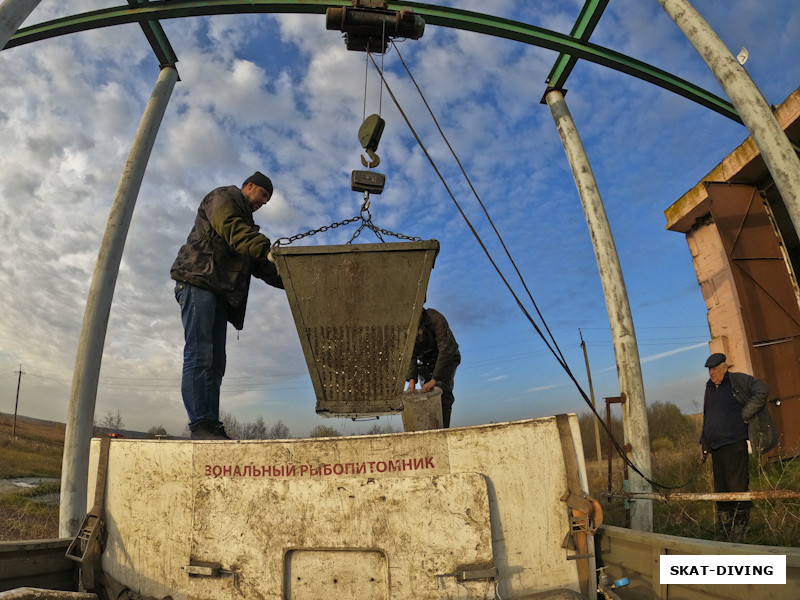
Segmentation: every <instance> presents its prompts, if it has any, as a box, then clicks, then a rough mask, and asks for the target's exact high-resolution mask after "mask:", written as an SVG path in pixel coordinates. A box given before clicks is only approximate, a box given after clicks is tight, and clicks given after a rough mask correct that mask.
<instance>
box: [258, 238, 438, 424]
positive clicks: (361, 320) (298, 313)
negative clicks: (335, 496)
mask: <svg viewBox="0 0 800 600" xmlns="http://www.w3.org/2000/svg"><path fill="white" fill-rule="evenodd" d="M438 252H439V242H438V241H436V240H426V241H419V242H396V243H387V244H343V245H337V246H303V247H292V246H285V247H280V246H279V247H275V248H273V250H272V256H273V259H274V260H275V264H276V265H277V267H278V272H279V273H280V274H281V277H282V278H283V283H284V286H285V288H286V295H287V297H288V299H289V305H290V307H291V309H292V315H293V316H294V322H295V325H296V326H297V333H298V335H299V336H300V343H301V345H302V347H303V352H304V354H305V357H306V363H307V364H308V371H309V374H310V375H311V381H312V383H313V384H314V392H315V393H316V396H317V405H316V411H317V413H318V414H320V415H323V416H350V417H355V416H367V415H381V414H394V413H399V412H401V411H402V410H403V399H402V392H403V387H404V384H405V374H406V371H407V369H408V364H409V362H410V360H411V352H412V351H413V348H414V339H415V334H416V331H417V326H418V324H419V319H420V315H421V314H422V305H423V304H424V302H425V294H426V292H427V289H428V279H429V277H430V272H431V269H432V268H433V265H434V261H435V259H436V255H437V254H438Z"/></svg>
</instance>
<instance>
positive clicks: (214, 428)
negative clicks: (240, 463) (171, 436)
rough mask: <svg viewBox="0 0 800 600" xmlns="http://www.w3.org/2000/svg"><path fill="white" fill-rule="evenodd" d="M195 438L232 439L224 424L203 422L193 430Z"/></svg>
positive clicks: (192, 436)
mask: <svg viewBox="0 0 800 600" xmlns="http://www.w3.org/2000/svg"><path fill="white" fill-rule="evenodd" d="M191 438H192V439H193V440H229V439H231V438H230V437H229V436H228V434H227V433H225V428H224V427H223V426H222V425H209V424H207V423H201V424H200V425H199V426H198V427H197V429H194V430H193V431H192V432H191Z"/></svg>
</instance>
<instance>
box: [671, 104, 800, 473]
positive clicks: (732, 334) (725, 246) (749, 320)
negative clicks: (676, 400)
mask: <svg viewBox="0 0 800 600" xmlns="http://www.w3.org/2000/svg"><path fill="white" fill-rule="evenodd" d="M774 112H775V116H776V117H777V119H778V122H779V123H780V124H781V126H782V127H783V128H784V130H785V131H786V135H787V136H788V137H789V140H790V141H791V142H793V144H794V146H795V148H800V89H798V90H797V91H795V92H794V93H793V94H792V95H791V96H789V98H787V99H786V101H785V102H783V103H782V104H781V105H780V106H778V107H776V108H775V110H774ZM664 214H665V216H666V218H667V229H669V230H671V231H679V232H681V233H684V234H685V235H686V241H687V242H688V244H689V249H690V251H691V254H692V262H693V263H694V268H695V272H696V273H697V280H698V282H699V283H700V289H701V291H702V293H703V298H704V299H705V303H706V307H707V308H708V325H709V329H710V332H711V342H710V344H709V346H710V347H709V351H710V352H724V353H725V354H726V355H727V356H728V363H729V364H730V365H731V367H732V370H734V371H741V372H745V373H752V374H753V375H755V376H756V377H758V378H760V379H763V380H765V381H766V382H767V383H768V384H769V387H770V403H769V409H770V413H771V414H772V418H773V420H774V421H775V424H776V425H777V427H778V431H779V432H780V434H781V441H780V444H779V446H778V448H776V449H775V450H773V451H772V452H771V453H770V456H769V457H768V458H773V459H774V458H777V457H778V456H794V455H796V454H800V288H798V284H797V279H798V278H797V274H798V273H800V238H798V233H797V231H796V230H795V228H794V226H793V224H792V222H791V219H790V218H789V215H788V214H787V212H786V208H785V206H784V204H783V199H782V198H781V195H780V194H779V192H778V190H777V188H776V187H775V184H774V182H773V180H772V177H771V176H770V174H769V171H768V170H767V167H766V165H765V164H764V161H763V159H762V158H761V155H760V153H759V151H758V148H756V145H755V143H754V142H753V140H752V139H751V138H748V139H747V140H745V142H744V143H743V144H741V145H740V146H739V147H738V148H736V149H735V150H734V151H733V152H731V154H730V155H728V156H727V157H726V158H725V159H724V160H723V161H722V162H721V163H720V164H718V165H717V166H716V167H714V169H712V170H711V172H709V173H708V174H707V175H706V176H705V177H703V179H702V180H701V181H700V182H699V183H698V184H697V185H695V186H694V187H693V188H692V189H691V190H689V191H688V192H687V193H686V194H684V195H683V196H682V197H681V198H680V199H678V201H677V202H675V203H674V204H673V205H672V206H670V207H669V208H668V209H667V210H666V211H665V212H664Z"/></svg>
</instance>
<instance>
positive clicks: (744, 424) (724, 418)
mask: <svg viewBox="0 0 800 600" xmlns="http://www.w3.org/2000/svg"><path fill="white" fill-rule="evenodd" d="M726 360H727V359H726V357H725V355H724V354H721V353H716V354H712V355H711V356H709V357H708V360H706V367H708V373H709V377H710V379H709V380H708V383H707V384H706V393H705V399H704V402H703V433H702V434H701V436H700V443H701V444H702V447H703V460H705V458H706V457H707V456H708V454H709V453H710V454H711V463H712V468H713V471H714V491H715V492H746V491H748V489H749V486H750V470H749V453H748V449H747V441H748V439H749V440H750V442H751V447H752V450H753V453H754V454H755V455H756V456H761V454H762V453H764V452H767V451H769V450H771V449H772V448H773V447H774V446H775V444H776V443H777V436H776V435H775V431H774V425H772V419H771V418H770V417H769V413H768V412H767V407H766V402H767V397H768V395H769V387H768V386H767V384H766V383H764V382H763V381H761V380H760V379H756V378H755V377H753V376H752V375H747V374H746V373H734V372H733V371H729V370H728V364H727V362H726ZM765 413H766V414H765ZM767 422H768V423H767ZM770 426H771V427H772V431H770V430H769V428H770ZM752 506H753V503H752V502H750V501H746V502H717V532H716V538H717V539H719V540H725V541H731V542H739V541H741V540H742V538H743V537H744V534H745V532H746V530H747V523H748V521H749V518H750V508H751V507H752Z"/></svg>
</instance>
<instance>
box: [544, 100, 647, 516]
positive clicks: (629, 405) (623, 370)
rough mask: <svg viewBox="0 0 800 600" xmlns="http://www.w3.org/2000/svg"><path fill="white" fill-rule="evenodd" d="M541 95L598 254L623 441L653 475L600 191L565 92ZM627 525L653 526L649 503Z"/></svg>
mask: <svg viewBox="0 0 800 600" xmlns="http://www.w3.org/2000/svg"><path fill="white" fill-rule="evenodd" d="M545 99H546V101H547V105H548V106H549V107H550V111H551V112H552V113H553V119H554V120H555V123H556V127H557V128H558V134H559V135H560V136H561V142H562V143H563V144H564V150H565V152H566V153H567V159H568V160H569V165H570V168H571V169H572V176H573V177H574V178H575V184H576V186H577V187H578V194H579V195H580V199H581V204H582V205H583V211H584V213H585V215H586V223H587V225H588V226H589V235H590V236H591V238H592V245H593V246H594V253H595V257H596V258H597V267H598V269H599V270H600V279H601V281H602V284H603V293H604V295H605V299H606V309H607V310H608V320H609V323H610V325H611V336H612V338H613V341H614V354H615V356H616V360H617V376H618V377H619V389H620V392H621V393H623V394H625V396H626V398H627V399H626V401H625V403H624V404H623V405H622V406H623V417H624V418H623V426H624V431H625V441H626V443H628V444H630V445H631V452H630V454H629V456H630V459H631V461H632V462H633V464H634V465H636V467H637V468H638V469H639V470H640V471H641V472H642V473H643V474H644V475H645V476H646V477H648V478H649V479H652V462H651V460H650V431H649V429H648V426H647V406H646V404H645V399H644V383H643V381H642V367H641V364H640V362H639V346H638V344H637V343H636V332H635V331H634V328H633V316H632V315H631V307H630V304H629V302H628V292H627V290H626V289H625V280H624V279H623V277H622V267H621V266H620V264H619V256H618V254H617V248H616V245H615V244H614V237H613V235H612V234H611V227H610V225H609V223H608V216H607V215H606V211H605V208H604V207H603V200H602V198H601V197H600V191H599V190H598V189H597V181H596V180H595V178H594V173H593V172H592V167H591V165H590V164H589V159H588V157H587V156H586V151H585V149H584V147H583V143H582V142H581V139H580V136H579V135H578V130H577V129H576V128H575V122H574V121H573V120H572V115H571V114H570V112H569V109H568V108H567V104H566V102H565V101H564V94H563V93H562V92H561V91H560V90H550V91H549V92H547V94H545ZM629 479H630V485H631V491H641V492H649V491H651V490H650V484H649V483H647V481H645V480H644V479H643V478H642V477H641V476H639V475H638V474H637V473H636V472H634V471H632V470H631V471H630V472H629ZM631 528H633V529H638V530H640V531H652V530H653V504H652V502H651V501H639V500H637V501H635V502H631Z"/></svg>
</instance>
